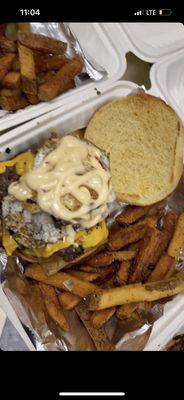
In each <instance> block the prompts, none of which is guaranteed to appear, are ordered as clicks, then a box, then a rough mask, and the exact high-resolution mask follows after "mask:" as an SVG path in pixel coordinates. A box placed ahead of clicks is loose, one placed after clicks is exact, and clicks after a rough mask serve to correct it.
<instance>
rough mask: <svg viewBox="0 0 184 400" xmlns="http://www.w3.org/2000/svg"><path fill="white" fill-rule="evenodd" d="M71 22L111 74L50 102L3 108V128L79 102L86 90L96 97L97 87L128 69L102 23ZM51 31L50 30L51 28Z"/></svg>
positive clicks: (88, 51) (93, 56)
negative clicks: (16, 107)
mask: <svg viewBox="0 0 184 400" xmlns="http://www.w3.org/2000/svg"><path fill="white" fill-rule="evenodd" d="M32 25H34V26H35V27H34V29H33V30H35V28H36V25H39V24H36V23H34V24H32ZM46 25H47V24H46ZM69 25H70V27H71V28H72V31H73V32H74V33H75V35H76V37H77V38H78V40H79V42H80V45H81V47H82V50H83V52H84V54H85V55H87V56H88V57H89V59H90V60H92V61H93V62H94V64H95V63H97V64H98V65H100V66H101V67H102V68H104V69H105V70H106V71H107V77H105V78H104V79H103V80H101V81H94V82H90V83H89V82H88V83H87V84H83V85H82V86H80V87H77V88H75V89H71V90H69V91H67V92H66V93H63V94H61V95H59V96H57V97H56V98H55V99H53V100H52V101H50V102H41V103H39V104H36V105H29V106H27V107H26V108H24V109H23V110H18V111H16V112H6V113H5V112H4V111H3V110H0V132H2V131H4V130H7V129H10V128H12V127H14V126H16V125H19V124H22V123H23V122H27V121H29V120H31V119H33V118H35V117H38V116H40V115H43V114H45V113H47V112H49V111H51V110H54V109H56V108H58V107H60V108H61V107H62V108H63V109H67V108H68V107H70V104H71V102H73V101H74V100H75V102H78V103H79V102H80V101H81V100H82V99H83V98H84V97H85V96H86V95H87V94H86V92H87V93H88V96H90V97H93V96H94V95H95V87H98V89H99V90H100V89H101V88H104V87H108V85H109V83H111V82H114V81H117V80H118V79H120V78H121V76H122V75H123V73H124V72H125V69H126V60H125V58H122V57H121V56H120V54H119V53H118V51H117V50H116V48H115V47H114V46H113V42H112V41H111V39H110V37H109V36H108V35H107V34H106V32H105V31H104V29H103V27H102V26H101V24H99V23H88V24H85V23H70V24H69ZM37 32H39V29H37ZM41 33H42V32H41ZM48 33H50V32H49V31H48ZM52 37H56V38H58V37H57V32H55V31H53V32H52ZM4 114H5V115H4ZM2 115H3V116H2Z"/></svg>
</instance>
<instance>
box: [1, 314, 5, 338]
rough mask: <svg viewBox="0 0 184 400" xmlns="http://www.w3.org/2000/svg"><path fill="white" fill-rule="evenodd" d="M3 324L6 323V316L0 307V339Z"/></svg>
mask: <svg viewBox="0 0 184 400" xmlns="http://www.w3.org/2000/svg"><path fill="white" fill-rule="evenodd" d="M5 322H6V314H5V312H4V311H3V310H2V308H1V307H0V337H1V334H2V331H3V328H4V324H5Z"/></svg>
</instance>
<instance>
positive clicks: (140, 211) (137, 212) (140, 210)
mask: <svg viewBox="0 0 184 400" xmlns="http://www.w3.org/2000/svg"><path fill="white" fill-rule="evenodd" d="M149 210H150V206H147V207H146V206H145V207H136V206H134V207H133V206H128V207H127V208H126V209H125V210H124V211H123V212H122V213H121V214H120V215H118V217H117V218H116V221H117V222H118V223H119V224H120V225H129V224H133V223H134V222H136V221H137V220H138V219H140V218H142V217H144V216H145V215H147V213H148V211H149Z"/></svg>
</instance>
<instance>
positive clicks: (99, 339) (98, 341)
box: [76, 302, 114, 351]
mask: <svg viewBox="0 0 184 400" xmlns="http://www.w3.org/2000/svg"><path fill="white" fill-rule="evenodd" d="M76 311H77V314H78V316H79V317H80V319H81V321H82V322H83V324H84V326H85V328H86V329H87V331H88V333H89V335H90V337H91V339H92V340H93V342H94V344H95V347H96V349H97V350H100V351H107V350H114V345H113V344H112V343H111V342H110V340H109V339H108V337H107V335H106V333H105V330H104V328H103V327H102V328H99V329H96V328H94V327H93V325H92V323H91V320H90V318H91V313H90V312H89V311H88V309H87V307H86V305H85V304H84V303H82V302H81V303H80V304H79V305H78V306H77V307H76Z"/></svg>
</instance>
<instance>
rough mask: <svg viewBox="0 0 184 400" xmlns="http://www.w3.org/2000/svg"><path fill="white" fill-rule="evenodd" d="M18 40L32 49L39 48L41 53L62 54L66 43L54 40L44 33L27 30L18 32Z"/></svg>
mask: <svg viewBox="0 0 184 400" xmlns="http://www.w3.org/2000/svg"><path fill="white" fill-rule="evenodd" d="M18 40H19V42H20V43H21V44H22V45H23V46H26V47H28V48H29V49H32V50H39V51H42V52H43V53H50V54H64V52H65V50H66V48H67V43H64V42H62V41H61V40H56V39H53V38H51V37H48V36H45V35H39V34H36V33H29V32H23V31H20V30H19V32H18Z"/></svg>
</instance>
